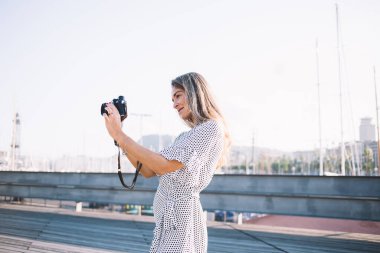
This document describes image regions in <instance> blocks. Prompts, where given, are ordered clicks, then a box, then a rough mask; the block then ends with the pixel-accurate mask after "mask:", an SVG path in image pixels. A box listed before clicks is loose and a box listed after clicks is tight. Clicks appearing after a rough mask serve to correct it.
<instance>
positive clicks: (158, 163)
mask: <svg viewBox="0 0 380 253" xmlns="http://www.w3.org/2000/svg"><path fill="white" fill-rule="evenodd" d="M106 110H107V112H108V114H109V115H107V114H104V115H103V116H104V118H105V124H106V127H107V130H108V133H109V134H110V135H111V137H112V138H113V139H114V140H115V141H116V142H117V143H118V144H119V146H120V147H121V149H122V150H123V151H124V152H125V153H127V154H128V156H127V157H128V159H129V160H130V161H131V162H132V164H133V166H135V167H136V164H137V161H140V162H141V163H142V164H143V167H145V171H144V172H143V173H142V174H143V176H145V175H146V176H147V177H149V176H153V173H154V174H158V175H163V174H166V173H169V172H173V171H176V170H178V169H181V168H182V167H183V164H182V163H180V162H179V161H176V160H171V161H169V160H167V159H166V158H165V157H163V156H162V155H160V154H158V153H155V152H153V151H150V150H149V149H147V148H145V147H143V146H142V145H140V144H138V143H136V142H135V141H134V140H132V139H131V138H130V137H129V136H127V135H126V134H125V133H123V131H122V129H121V119H120V114H119V112H118V110H117V108H116V107H115V105H113V104H112V103H108V104H107V107H106ZM130 158H131V159H130ZM144 174H145V175H144Z"/></svg>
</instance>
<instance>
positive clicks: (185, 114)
mask: <svg viewBox="0 0 380 253" xmlns="http://www.w3.org/2000/svg"><path fill="white" fill-rule="evenodd" d="M171 95H172V102H173V107H174V109H176V110H177V111H178V114H179V116H180V117H181V119H182V120H184V122H185V123H186V124H187V125H188V126H190V127H191V130H190V131H187V132H184V133H182V134H180V135H179V136H178V137H177V138H176V140H175V141H174V143H173V144H172V145H171V146H169V147H166V148H165V149H163V150H162V151H161V152H159V153H155V152H152V151H150V150H149V149H146V148H144V147H143V146H141V145H139V144H138V143H136V142H135V141H133V140H132V139H131V138H130V137H129V136H128V135H127V134H125V133H124V132H123V131H122V129H121V120H120V114H119V112H118V110H117V109H116V107H115V106H114V105H113V104H112V103H109V104H107V107H106V110H107V112H108V115H107V114H106V113H104V114H103V115H104V117H105V122H106V127H107V130H108V132H109V134H110V135H111V137H112V138H113V139H114V140H116V142H117V143H118V144H119V146H120V147H121V148H122V149H123V151H124V153H125V154H126V155H127V157H128V159H129V160H130V161H131V163H132V164H133V165H134V166H135V167H136V168H137V165H138V164H142V167H141V170H140V173H141V174H142V175H143V176H144V177H152V176H156V175H157V176H159V177H160V183H159V186H158V189H157V192H156V195H155V198H154V203H153V212H154V217H155V221H156V227H155V229H154V238H153V241H152V245H151V249H150V252H207V245H208V239H207V238H208V237H207V227H206V219H205V217H204V214H203V209H202V206H201V203H200V201H199V193H200V192H201V191H202V190H203V189H204V188H206V187H207V185H208V184H209V183H210V181H211V179H212V177H213V174H214V172H215V170H216V169H217V168H218V167H221V166H222V165H223V162H224V161H225V159H224V157H225V155H226V153H227V150H228V147H229V145H230V138H229V133H228V131H227V128H226V126H225V122H224V118H223V116H222V114H221V113H220V111H219V109H218V107H217V106H216V104H215V102H214V100H213V98H212V96H211V93H210V91H209V89H208V84H207V82H206V80H205V79H204V78H203V77H202V76H201V75H200V74H198V73H187V74H184V75H182V76H179V77H177V78H176V79H174V80H173V81H172V94H171Z"/></svg>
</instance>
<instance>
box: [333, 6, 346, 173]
mask: <svg viewBox="0 0 380 253" xmlns="http://www.w3.org/2000/svg"><path fill="white" fill-rule="evenodd" d="M335 6H336V43H337V54H338V81H339V97H340V138H341V140H340V141H341V147H340V149H341V152H340V156H341V173H342V175H343V176H345V175H346V168H345V163H346V160H345V157H344V156H345V152H344V151H345V146H344V135H343V101H342V100H343V94H342V69H341V57H340V40H339V12H338V4H335Z"/></svg>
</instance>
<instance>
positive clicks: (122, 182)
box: [117, 147, 142, 190]
mask: <svg viewBox="0 0 380 253" xmlns="http://www.w3.org/2000/svg"><path fill="white" fill-rule="evenodd" d="M118 149H119V154H118V157H117V174H118V175H119V179H120V182H121V184H122V185H123V186H124V187H125V188H127V189H128V190H133V188H134V187H135V184H136V180H137V177H138V175H139V172H140V170H141V167H142V163H140V161H137V169H136V172H135V177H134V178H133V181H132V184H131V185H127V184H125V183H124V179H123V174H122V173H121V167H120V147H118Z"/></svg>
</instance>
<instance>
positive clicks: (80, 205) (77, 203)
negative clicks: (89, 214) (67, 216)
mask: <svg viewBox="0 0 380 253" xmlns="http://www.w3.org/2000/svg"><path fill="white" fill-rule="evenodd" d="M75 211H76V212H82V202H76V205H75Z"/></svg>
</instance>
